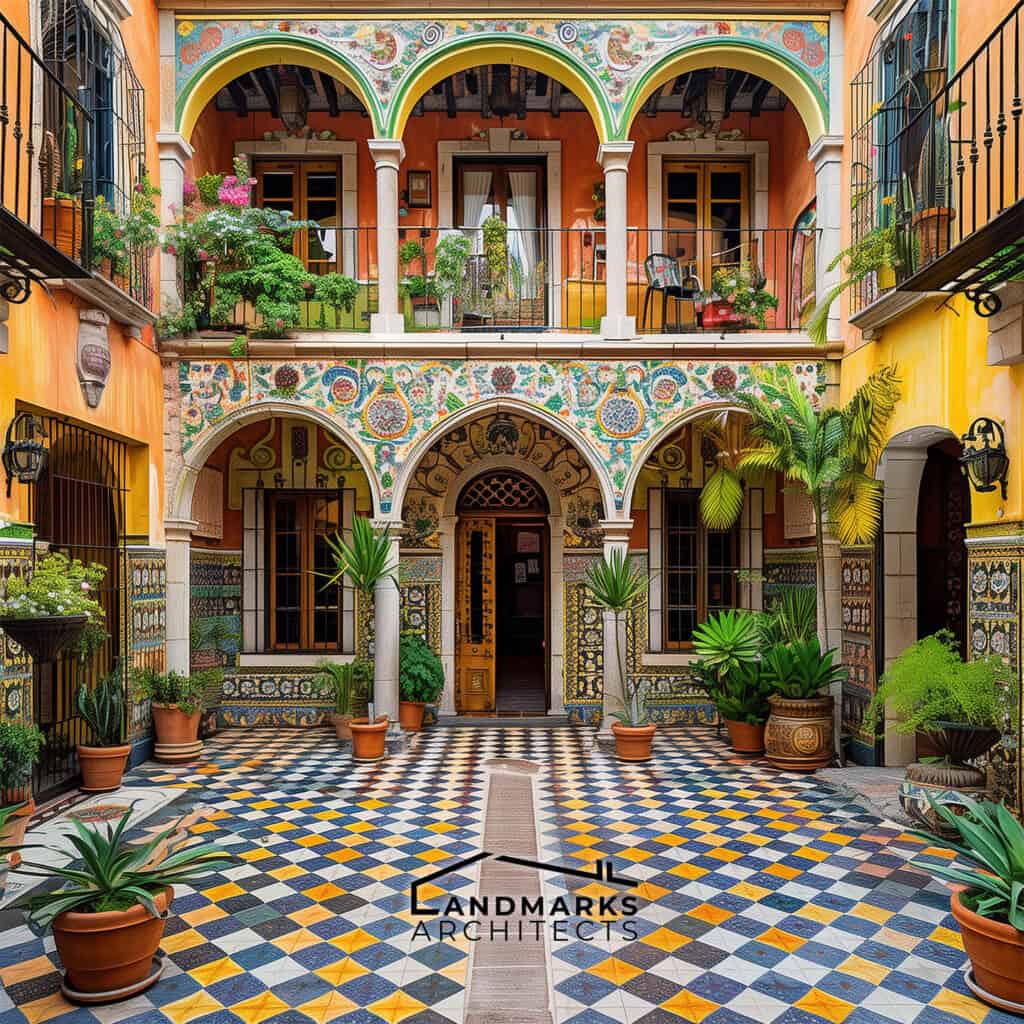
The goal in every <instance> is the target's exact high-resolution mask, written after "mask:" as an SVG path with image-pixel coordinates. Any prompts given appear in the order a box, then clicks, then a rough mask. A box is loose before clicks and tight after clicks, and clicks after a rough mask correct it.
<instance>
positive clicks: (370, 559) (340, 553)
mask: <svg viewBox="0 0 1024 1024" xmlns="http://www.w3.org/2000/svg"><path fill="white" fill-rule="evenodd" d="M327 546H328V547H329V548H330V550H331V555H332V556H333V558H334V564H335V571H334V572H324V573H319V574H318V575H320V576H324V577H325V578H326V580H327V582H326V583H324V587H325V588H326V587H331V586H337V585H338V584H340V583H342V582H343V581H344V579H345V577H346V576H347V577H348V578H349V581H350V582H351V584H352V586H353V587H354V588H355V589H356V590H358V591H359V592H360V593H361V594H363V595H364V596H366V597H369V598H372V597H373V594H374V591H375V590H376V588H377V584H378V583H379V582H380V581H381V580H392V581H394V579H395V572H396V569H397V567H396V566H395V565H393V564H392V561H391V527H390V526H385V527H384V528H383V529H382V530H377V529H375V528H374V526H373V524H372V523H371V522H370V520H369V519H367V518H366V516H355V517H353V519H352V543H351V544H349V543H346V542H345V541H344V540H343V539H342V538H341V536H339V535H338V534H335V535H334V536H333V537H328V538H327ZM396 586H397V584H396Z"/></svg>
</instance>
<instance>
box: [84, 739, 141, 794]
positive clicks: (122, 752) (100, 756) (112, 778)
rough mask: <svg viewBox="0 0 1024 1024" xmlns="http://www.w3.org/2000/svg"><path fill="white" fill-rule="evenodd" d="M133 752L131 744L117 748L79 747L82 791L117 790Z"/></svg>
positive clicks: (100, 791) (104, 791)
mask: <svg viewBox="0 0 1024 1024" xmlns="http://www.w3.org/2000/svg"><path fill="white" fill-rule="evenodd" d="M131 752H132V748H131V744H127V743H126V744H123V745H121V746H117V747H82V746H80V747H78V767H79V768H81V770H82V785H81V789H82V790H84V791H85V792H86V793H108V792H110V790H112V789H117V788H118V786H120V785H121V777H122V776H123V775H124V769H125V766H126V765H127V764H128V755H129V754H130V753H131Z"/></svg>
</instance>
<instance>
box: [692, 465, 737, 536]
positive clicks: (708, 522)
mask: <svg viewBox="0 0 1024 1024" xmlns="http://www.w3.org/2000/svg"><path fill="white" fill-rule="evenodd" d="M742 509H743V484H742V482H741V481H740V478H739V476H737V475H736V473H735V472H734V471H733V470H731V469H730V468H729V467H728V466H719V467H718V468H717V469H716V470H715V471H714V472H713V473H712V474H711V475H710V476H709V477H708V478H707V479H706V480H705V481H704V486H703V487H702V488H701V491H700V516H701V519H703V520H704V525H705V526H706V527H707V528H708V529H709V530H728V529H729V528H730V527H731V526H732V525H733V524H734V523H735V522H736V520H737V519H738V518H739V514H740V511H741V510H742Z"/></svg>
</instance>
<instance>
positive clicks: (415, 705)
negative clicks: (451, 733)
mask: <svg viewBox="0 0 1024 1024" xmlns="http://www.w3.org/2000/svg"><path fill="white" fill-rule="evenodd" d="M426 707H427V704H426V701H422V700H400V701H399V702H398V724H399V725H400V726H401V727H402V728H403V729H405V731H406V732H419V731H420V729H422V728H423V712H424V711H425V710H426Z"/></svg>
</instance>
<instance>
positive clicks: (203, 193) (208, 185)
mask: <svg viewBox="0 0 1024 1024" xmlns="http://www.w3.org/2000/svg"><path fill="white" fill-rule="evenodd" d="M223 184H224V175H223V174H213V173H210V174H202V175H200V176H199V177H198V178H196V191H197V192H198V193H199V198H200V199H201V200H202V201H203V202H204V203H205V204H206V205H207V206H216V205H217V204H218V203H219V202H220V200H219V199H218V193H219V192H220V187H221V185H223Z"/></svg>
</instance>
